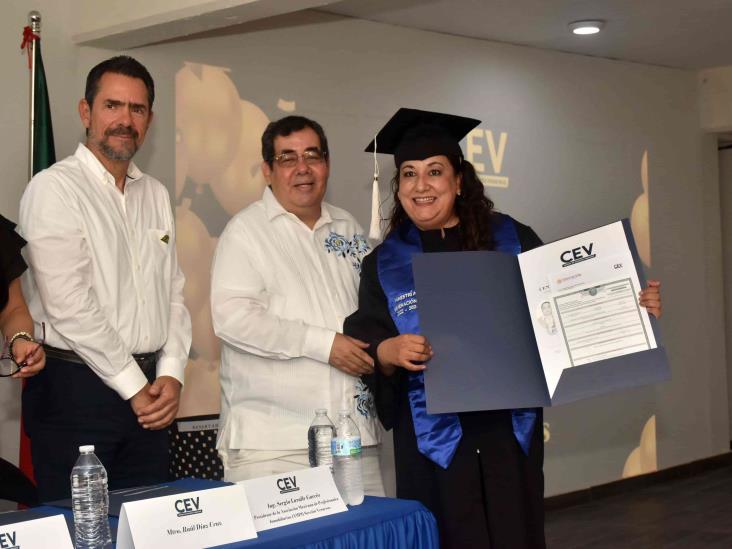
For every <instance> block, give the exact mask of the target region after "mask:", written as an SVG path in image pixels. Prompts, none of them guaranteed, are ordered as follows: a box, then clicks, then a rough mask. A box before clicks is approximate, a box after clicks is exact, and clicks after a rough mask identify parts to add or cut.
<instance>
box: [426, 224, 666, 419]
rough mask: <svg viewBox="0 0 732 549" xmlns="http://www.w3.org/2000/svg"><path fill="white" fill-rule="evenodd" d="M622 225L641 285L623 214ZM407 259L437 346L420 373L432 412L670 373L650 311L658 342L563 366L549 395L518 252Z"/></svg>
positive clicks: (617, 385)
mask: <svg viewBox="0 0 732 549" xmlns="http://www.w3.org/2000/svg"><path fill="white" fill-rule="evenodd" d="M623 228H624V230H625V235H626V239H627V241H628V246H629V248H630V251H631V255H632V257H633V261H634V263H635V268H636V271H637V273H638V278H639V280H640V282H641V285H642V286H644V287H645V286H646V280H645V277H644V276H643V269H642V266H641V263H640V258H639V256H638V251H637V249H636V246H635V241H634V240H633V237H632V233H631V231H630V224H629V223H628V221H627V220H623ZM412 266H413V270H414V281H415V284H416V290H417V298H418V300H419V320H420V327H421V330H422V334H423V335H425V336H426V337H427V339H428V340H429V341H430V343H431V344H432V348H433V349H434V351H435V356H434V358H433V359H431V360H430V362H429V364H428V367H427V369H426V370H425V376H424V378H425V391H426V394H427V411H428V412H429V413H431V414H438V413H454V412H471V411H478V410H500V409H506V408H533V407H538V406H543V407H546V406H553V405H557V404H563V403H567V402H572V401H575V400H580V399H583V398H588V397H592V396H595V395H600V394H604V393H608V392H611V391H616V390H619V389H625V388H630V387H636V386H639V385H646V384H649V383H655V382H659V381H664V380H667V379H669V378H670V371H669V367H668V361H667V358H666V351H665V350H664V348H663V347H662V346H661V339H660V334H659V331H658V325H657V322H656V319H655V318H654V317H653V316H651V317H650V320H651V326H652V329H653V333H654V335H655V338H656V343H657V345H658V347H657V348H655V349H650V350H646V351H640V352H636V353H633V354H627V355H623V356H618V357H613V358H609V359H605V360H600V361H597V362H591V363H588V364H584V365H581V366H574V367H572V368H567V369H565V370H564V371H563V372H562V375H561V378H560V380H559V384H558V385H557V387H556V390H555V391H554V394H553V395H550V394H549V391H548V389H547V383H546V379H545V377H544V369H543V367H542V364H541V359H540V356H539V350H538V347H537V344H536V339H535V336H534V329H533V326H532V320H531V315H530V312H529V308H528V305H527V302H526V295H525V293H524V287H523V281H522V277H521V269H520V268H519V262H518V258H517V257H516V256H512V255H507V254H503V253H500V252H453V253H429V254H418V255H415V256H414V257H413V262H412Z"/></svg>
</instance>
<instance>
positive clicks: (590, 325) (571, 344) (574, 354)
mask: <svg viewBox="0 0 732 549" xmlns="http://www.w3.org/2000/svg"><path fill="white" fill-rule="evenodd" d="M518 261H519V266H520V268H521V277H522V279H523V283H524V291H525V293H526V302H527V305H528V307H529V312H530V314H531V316H532V320H533V328H534V336H535V337H536V343H537V347H538V349H539V354H540V356H541V362H542V366H543V368H544V372H545V376H546V381H547V388H548V389H549V393H550V394H553V393H554V389H555V388H556V385H557V383H558V382H559V379H560V377H561V373H562V371H563V370H564V369H566V368H571V367H575V366H581V365H583V364H588V363H592V362H597V361H600V360H605V359H609V358H613V357H618V356H623V355H627V354H631V353H637V352H639V351H647V350H649V349H655V348H656V347H657V344H656V338H655V335H654V333H653V329H652V328H651V321H650V318H649V316H648V312H647V311H646V310H645V309H644V308H643V307H641V306H640V305H639V303H638V294H639V292H640V290H641V282H640V279H639V277H638V272H637V269H636V265H635V262H634V260H633V256H632V254H631V249H630V246H629V244H628V240H627V237H626V233H625V229H624V227H623V223H622V222H620V221H618V222H617V223H613V224H611V225H606V226H604V227H600V228H598V229H593V230H591V231H588V232H585V233H582V234H578V235H575V236H571V237H569V238H563V239H562V240H558V241H556V242H552V243H550V244H546V245H544V246H541V247H539V248H536V249H534V250H530V251H528V252H524V253H522V254H519V255H518Z"/></svg>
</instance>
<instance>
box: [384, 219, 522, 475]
mask: <svg viewBox="0 0 732 549" xmlns="http://www.w3.org/2000/svg"><path fill="white" fill-rule="evenodd" d="M493 217H494V224H493V240H494V242H495V250H496V251H499V252H504V253H509V254H513V255H517V254H519V253H520V252H521V242H520V241H519V238H518V233H517V232H516V226H515V225H514V223H513V220H512V219H511V218H510V217H509V216H507V215H503V214H498V213H494V214H493ZM419 253H422V241H421V240H420V237H419V229H417V227H416V226H415V225H414V224H413V223H412V222H411V221H407V222H405V223H403V224H402V225H401V226H400V227H399V228H398V229H397V230H395V231H392V232H391V234H389V236H388V237H387V238H386V240H384V242H383V243H382V244H381V246H380V247H379V254H378V256H377V271H378V275H379V282H380V283H381V287H382V288H383V290H384V294H385V295H386V299H387V302H388V305H389V314H390V315H391V318H392V320H394V324H395V325H396V327H397V329H398V330H399V333H400V334H418V333H420V330H419V314H418V313H417V295H416V291H415V289H414V276H413V274H412V255H413V254H419ZM407 396H408V398H409V407H410V409H411V412H412V421H413V422H414V432H415V434H416V435H417V447H418V448H419V451H420V453H422V454H423V455H425V456H426V457H427V458H429V459H431V460H432V461H434V462H435V463H436V464H437V465H439V466H440V467H442V468H443V469H447V467H448V466H449V465H450V462H451V461H452V458H453V456H454V455H455V451H456V450H457V447H458V444H459V443H460V439H461V438H462V436H463V431H462V427H461V426H460V418H459V417H458V415H457V414H428V413H427V400H426V396H425V391H424V373H423V372H408V374H407ZM511 421H512V424H513V433H514V436H515V437H516V440H517V441H518V443H519V445H520V446H521V449H522V450H523V452H524V454H526V455H528V453H529V448H530V445H531V433H532V432H533V431H534V424H535V423H536V410H534V409H531V408H529V409H522V410H512V411H511Z"/></svg>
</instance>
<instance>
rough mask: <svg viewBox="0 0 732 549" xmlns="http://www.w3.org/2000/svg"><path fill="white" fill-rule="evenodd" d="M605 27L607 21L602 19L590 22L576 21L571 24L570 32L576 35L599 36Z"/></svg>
mask: <svg viewBox="0 0 732 549" xmlns="http://www.w3.org/2000/svg"><path fill="white" fill-rule="evenodd" d="M604 26H605V21H602V20H600V19H595V20H588V21H574V22H572V23H570V24H569V28H570V30H571V31H572V32H573V33H574V34H597V33H598V32H600V31H601V30H602V27H604Z"/></svg>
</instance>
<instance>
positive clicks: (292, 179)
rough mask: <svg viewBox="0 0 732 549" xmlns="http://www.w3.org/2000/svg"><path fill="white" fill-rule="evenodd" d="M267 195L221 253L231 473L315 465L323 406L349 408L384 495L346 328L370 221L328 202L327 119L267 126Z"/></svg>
mask: <svg viewBox="0 0 732 549" xmlns="http://www.w3.org/2000/svg"><path fill="white" fill-rule="evenodd" d="M262 157H263V158H264V162H263V163H262V171H263V172H264V175H265V178H266V179H267V181H268V183H269V186H268V187H267V188H266V189H265V190H264V195H263V197H262V199H261V200H259V201H258V202H255V203H254V204H252V205H250V206H249V207H248V208H246V209H244V210H242V211H241V212H239V213H238V214H237V215H236V216H234V218H232V219H231V221H230V222H229V224H228V225H227V227H226V229H225V230H224V232H223V234H222V235H221V238H220V239H219V243H218V247H217V249H216V255H215V257H214V262H213V273H212V282H211V307H212V312H213V323H214V330H215V332H216V334H217V335H218V336H219V337H220V338H221V339H222V340H223V343H224V344H223V346H222V350H221V374H220V375H221V420H220V427H219V437H218V441H217V447H218V449H219V453H220V454H221V456H222V460H223V462H224V475H225V478H226V479H227V480H231V481H238V480H246V479H249V478H256V477H261V476H265V475H272V474H279V473H282V472H286V471H292V470H295V469H300V468H303V467H308V455H307V431H308V427H309V425H310V423H311V421H312V420H313V418H314V417H315V410H316V409H317V408H326V409H327V410H328V415H329V416H330V418H331V419H332V420H333V421H334V422H335V421H336V419H337V414H338V411H339V410H341V409H347V410H349V411H350V412H351V417H352V418H353V419H354V421H355V422H356V423H357V425H358V427H359V429H360V431H361V439H362V445H363V447H364V450H363V455H362V457H363V459H362V462H363V470H364V484H365V488H366V493H367V494H371V495H383V491H384V489H383V483H382V480H381V474H380V470H379V463H378V448H377V445H378V442H379V431H378V428H377V422H376V415H375V409H374V406H373V397H372V395H371V393H370V392H369V391H368V389H367V388H366V386H365V385H364V384H363V383H362V382H361V379H360V377H359V376H360V375H361V374H366V373H370V372H372V371H373V367H374V363H373V360H372V358H371V357H370V356H369V355H368V353H366V351H365V349H366V348H367V347H368V346H367V345H366V344H365V343H363V342H361V341H359V340H357V339H354V338H351V337H348V336H345V335H343V334H342V333H341V330H342V327H343V320H344V319H345V317H347V316H348V315H349V314H351V313H352V312H353V311H354V310H355V309H356V307H357V304H358V282H359V273H360V267H361V259H362V258H363V256H364V255H365V254H366V253H367V252H368V251H369V249H370V248H369V245H368V241H367V240H366V239H365V238H364V236H363V234H362V230H361V227H360V226H359V225H358V223H357V222H356V221H355V219H354V218H353V217H352V216H351V215H350V214H349V213H348V212H346V211H344V210H342V209H340V208H336V207H334V206H332V205H331V204H328V203H326V202H324V201H323V197H324V196H325V191H326V185H327V181H328V173H329V160H328V142H327V139H326V137H325V134H324V132H323V129H322V128H321V126H320V125H319V124H318V123H317V122H314V121H312V120H309V119H307V118H304V117H301V116H288V117H286V118H283V119H281V120H278V121H276V122H272V123H271V124H270V125H269V126H268V127H267V129H266V130H265V132H264V134H263V136H262Z"/></svg>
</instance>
